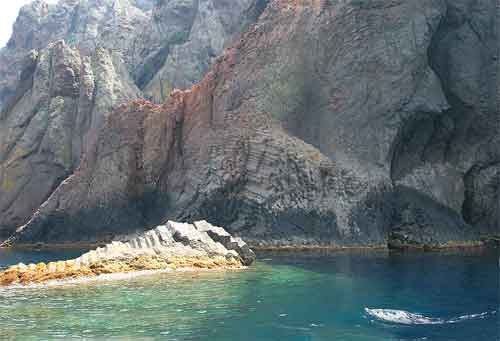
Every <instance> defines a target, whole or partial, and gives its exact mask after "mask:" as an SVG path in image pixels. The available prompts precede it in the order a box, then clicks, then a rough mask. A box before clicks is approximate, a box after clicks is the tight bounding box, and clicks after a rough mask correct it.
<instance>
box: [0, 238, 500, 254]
mask: <svg viewBox="0 0 500 341" xmlns="http://www.w3.org/2000/svg"><path fill="white" fill-rule="evenodd" d="M105 245H106V242H99V243H80V242H76V243H50V244H45V243H37V244H17V245H15V246H0V250H28V251H46V250H92V249H96V248H99V247H104V246H105ZM249 246H250V248H251V249H253V250H255V251H261V252H314V251H319V252H326V251H329V252H350V251H353V252H362V251H368V252H370V251H394V252H398V251H399V252H443V251H461V250H464V251H468V250H477V249H494V248H495V247H498V246H500V240H498V239H495V238H492V239H485V240H482V241H471V242H463V243H449V244H443V245H401V246H390V245H384V244H379V245H366V246H356V245H352V246H340V245H283V246H266V245H255V244H249Z"/></svg>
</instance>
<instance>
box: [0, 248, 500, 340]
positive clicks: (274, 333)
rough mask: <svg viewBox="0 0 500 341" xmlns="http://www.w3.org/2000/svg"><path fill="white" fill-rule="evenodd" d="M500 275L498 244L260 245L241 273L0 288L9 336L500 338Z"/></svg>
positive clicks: (63, 254) (39, 255)
mask: <svg viewBox="0 0 500 341" xmlns="http://www.w3.org/2000/svg"><path fill="white" fill-rule="evenodd" d="M78 253H79V252H76V254H78ZM74 256H75V253H74V252H70V251H59V252H58V251H53V252H50V253H47V252H13V251H9V252H6V251H0V266H6V265H9V264H12V263H16V262H19V261H23V262H25V263H29V262H36V261H40V260H53V259H64V258H72V257H74ZM499 280H500V279H499V268H498V253H496V252H474V253H468V254H463V253H462V254H453V253H448V254H445V253H414V254H398V253H388V252H366V253H354V252H349V253H345V252H344V253H342V252H340V253H339V252H337V253H323V254H319V253H295V254H284V253H279V254H273V253H260V254H259V261H258V262H257V264H256V265H255V266H252V267H251V268H250V269H249V270H246V271H241V272H211V273H180V274H179V273H178V274H161V275H160V274H159V275H154V276H149V277H137V278H133V279H128V280H125V281H114V282H109V281H108V282H89V283H83V284H82V283H80V284H67V285H64V286H51V287H37V288H16V289H13V288H9V289H0V331H1V335H0V338H5V339H9V338H10V339H22V340H29V339H58V338H59V339H67V338H71V337H83V338H87V339H106V338H117V339H124V338H128V339H137V338H141V339H145V340H155V339H161V340H467V341H468V340H499V339H500V334H499V333H500V331H499V328H500V327H499V324H500V319H499V318H500V317H499V314H498V313H495V311H498V309H499V300H500V298H499V295H500V292H499ZM365 308H373V309H391V310H397V311H396V313H395V315H391V314H390V312H391V311H390V310H383V311H382V313H381V314H379V315H376V314H375V315H370V314H367V313H366V311H365ZM405 312H407V313H405ZM409 313H413V314H417V315H408V314H409ZM405 314H406V315H405ZM479 314H480V315H479ZM386 317H389V319H387V318H386ZM460 317H462V318H460ZM405 323H406V324H405ZM419 323H423V324H419Z"/></svg>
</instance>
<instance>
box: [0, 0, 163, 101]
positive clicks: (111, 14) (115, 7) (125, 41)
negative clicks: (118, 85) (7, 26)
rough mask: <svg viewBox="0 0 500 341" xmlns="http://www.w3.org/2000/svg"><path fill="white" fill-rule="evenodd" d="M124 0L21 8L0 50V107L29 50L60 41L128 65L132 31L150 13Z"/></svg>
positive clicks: (66, 0)
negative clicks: (98, 51)
mask: <svg viewBox="0 0 500 341" xmlns="http://www.w3.org/2000/svg"><path fill="white" fill-rule="evenodd" d="M141 3H143V6H139V5H137V4H136V3H135V2H132V1H129V0H60V1H59V2H58V3H57V4H55V5H51V4H47V3H46V2H45V1H43V0H36V1H34V2H33V3H31V4H28V5H25V6H24V7H22V9H21V10H20V12H19V16H18V18H17V20H16V23H15V24H14V28H13V34H12V37H11V39H10V40H9V42H8V44H7V46H6V47H5V48H3V49H2V50H0V107H1V106H2V103H4V102H5V101H6V99H7V97H8V96H9V95H11V94H12V93H13V92H14V89H15V84H16V79H17V78H18V75H19V74H20V72H21V67H20V66H21V65H20V63H21V62H22V60H23V59H24V56H25V55H26V54H28V53H29V51H30V50H32V49H36V50H39V49H43V48H45V47H47V45H48V44H50V43H52V42H54V41H57V40H60V39H64V40H65V41H66V42H67V44H68V45H70V46H72V47H75V48H78V50H79V52H80V54H82V55H86V56H89V55H91V54H93V52H94V50H95V49H96V48H97V47H99V48H106V49H109V50H112V51H114V52H115V54H117V55H119V56H121V57H122V58H124V60H125V63H127V62H128V60H127V56H128V55H129V54H128V51H129V50H130V48H131V46H132V45H133V42H134V39H135V35H136V29H137V28H138V27H144V26H146V25H148V24H149V18H150V12H147V11H146V10H145V8H147V6H146V7H144V4H146V3H151V4H153V3H154V0H147V1H142V2H141Z"/></svg>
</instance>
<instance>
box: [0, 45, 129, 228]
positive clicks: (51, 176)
mask: <svg viewBox="0 0 500 341" xmlns="http://www.w3.org/2000/svg"><path fill="white" fill-rule="evenodd" d="M124 70H125V67H124V66H123V65H121V62H120V60H119V59H116V58H113V56H112V55H111V54H110V53H109V52H108V51H106V50H103V49H97V50H96V51H95V53H94V54H93V55H92V56H89V57H83V56H82V55H81V54H80V53H79V52H78V51H76V50H73V49H71V48H70V47H69V46H67V45H66V44H65V43H64V42H63V41H59V42H56V43H53V44H51V45H49V47H48V48H46V49H43V50H41V51H40V52H32V54H30V55H29V57H28V58H27V60H26V61H25V67H24V69H23V72H22V76H21V79H20V81H19V84H18V87H17V92H16V94H15V95H14V96H13V97H12V98H11V99H10V101H9V102H7V103H6V105H5V108H4V111H3V112H2V116H1V117H0V236H3V237H6V236H8V235H9V234H11V233H12V232H13V231H14V229H15V228H16V227H18V226H19V225H21V224H23V223H25V222H26V221H27V220H28V219H29V218H30V217H31V215H32V214H33V213H34V212H35V211H36V210H37V208H38V207H39V206H40V204H42V203H43V202H44V201H45V200H46V199H47V197H48V196H49V195H50V194H51V193H52V191H53V190H54V189H55V188H56V187H57V186H58V185H59V183H60V182H61V181H62V180H63V179H65V178H66V177H67V176H68V175H70V174H71V173H72V172H73V171H74V170H75V169H76V167H77V166H78V165H79V163H80V157H81V155H82V151H83V149H84V146H85V145H86V144H87V143H88V142H89V141H90V140H91V139H92V136H93V135H94V136H95V134H96V132H97V128H98V127H100V126H101V125H102V122H103V120H104V116H105V114H107V112H109V111H110V110H111V109H112V108H113V106H114V105H115V104H120V103H123V102H126V101H128V100H130V99H132V98H137V97H138V96H139V90H138V89H137V88H136V87H135V85H134V84H133V82H132V81H131V79H130V78H128V73H127V72H126V71H125V72H124Z"/></svg>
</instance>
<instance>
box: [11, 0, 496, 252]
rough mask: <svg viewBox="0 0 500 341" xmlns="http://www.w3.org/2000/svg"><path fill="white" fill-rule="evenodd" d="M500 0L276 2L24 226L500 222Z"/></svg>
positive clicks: (315, 235)
mask: <svg viewBox="0 0 500 341" xmlns="http://www.w3.org/2000/svg"><path fill="white" fill-rule="evenodd" d="M198 3H199V4H201V3H202V2H201V1H200V2H198ZM163 5H164V8H169V6H174V5H178V6H180V7H175V6H174V8H177V9H179V10H181V8H182V13H183V14H184V15H186V16H187V17H188V18H189V20H187V21H182V22H180V23H177V24H178V25H181V26H182V25H186V22H191V20H193V22H196V19H195V18H196V14H194V13H193V12H192V8H193V6H191V2H189V1H184V2H183V4H182V6H181V4H180V3H175V4H174V2H163ZM183 6H184V7H183ZM228 6H229V5H228V4H226V7H225V8H229V7H228ZM497 6H498V5H497V3H496V1H495V0H485V1H476V0H458V1H451V0H450V1H447V0H422V1H418V2H417V1H413V0H392V1H385V0H384V1H383V0H356V1H354V0H352V1H323V0H300V1H299V0H273V1H270V2H269V4H268V5H267V7H266V8H265V10H264V12H263V13H262V15H260V17H259V20H258V22H257V23H256V24H255V25H251V26H250V27H249V28H248V30H247V32H246V33H245V34H244V35H243V36H242V39H241V40H239V41H235V42H233V44H231V47H230V48H228V49H227V50H226V51H225V53H224V55H223V56H221V57H220V58H218V59H217V60H216V62H215V64H214V65H213V67H212V68H211V69H210V72H209V73H208V74H207V75H206V76H205V77H204V78H203V80H202V81H201V82H200V83H198V84H197V85H195V86H193V87H192V88H191V89H190V90H186V91H174V92H173V93H172V95H171V96H170V97H169V99H168V100H167V101H166V103H165V104H164V105H161V106H160V105H155V104H152V103H149V102H145V101H134V102H131V103H128V104H127V105H124V106H121V107H120V108H118V109H117V110H116V111H115V112H114V114H113V115H111V116H110V119H109V121H108V122H106V125H105V126H104V127H103V129H102V130H101V131H100V132H99V134H98V137H97V139H96V140H95V141H93V142H92V144H91V145H90V146H89V150H90V151H91V152H89V153H88V154H87V155H86V157H85V159H84V161H83V162H82V164H81V167H80V169H79V171H78V172H76V173H75V174H74V175H72V176H71V177H70V178H68V179H67V180H66V181H65V182H64V183H62V184H61V185H60V186H59V187H58V188H57V190H56V191H55V192H54V193H53V195H52V196H51V197H50V199H49V200H47V201H46V202H45V203H44V205H43V206H42V207H40V209H39V210H38V211H37V212H36V214H35V215H34V216H33V217H32V219H31V220H30V221H29V222H28V223H27V224H26V225H25V226H22V227H21V228H20V229H19V230H18V232H17V233H16V235H15V236H14V237H13V238H12V241H13V242H14V243H16V242H18V243H29V242H34V241H52V242H58V241H65V242H66V241H88V240H90V241H92V240H112V239H113V236H115V235H119V234H122V233H128V232H130V231H135V230H137V229H140V228H143V227H144V226H152V225H156V224H158V223H159V222H161V221H164V220H165V219H166V218H168V219H177V220H196V219H201V218H204V217H209V219H210V220H211V221H214V222H216V223H218V224H221V225H223V226H226V227H227V228H228V230H229V231H230V232H231V233H233V234H235V235H239V236H243V237H244V238H245V240H247V241H249V242H252V243H255V244H259V245H263V246H283V245H295V246H297V245H329V246H332V245H333V246H350V245H357V246H359V245H385V244H387V243H388V242H389V243H391V242H397V243H400V242H402V243H405V242H408V243H417V244H426V245H436V246H439V245H451V244H453V245H457V244H460V243H467V242H470V241H477V240H479V239H480V238H481V236H482V235H483V236H484V235H495V234H500V223H499V221H498V211H499V210H498V207H499V202H500V201H499V199H498V198H499V188H500V186H499V176H498V171H499V168H498V164H499V156H498V151H499V150H500V148H499V147H500V140H499V137H500V126H499V123H500V120H499V119H498V118H499V117H500V110H499V107H500V96H499V93H500V91H499V88H500V83H499V79H500V77H498V72H499V70H500V64H499V60H500V59H499V56H498V51H499V41H500V38H499V34H498V32H499V29H498V28H499V27H500V23H499V19H498V18H500V16H499V15H498V7H497ZM214 8H217V7H216V6H214ZM252 8H255V6H254V7H252ZM207 11H208V9H207ZM257 12H258V11H257ZM207 13H208V12H207ZM209 13H216V12H214V11H212V10H210V11H209ZM193 18H194V19H193ZM169 22H170V21H169ZM171 22H172V23H173V24H175V21H171ZM177 24H176V25H177ZM216 26H217V27H220V26H218V24H217V25H216ZM186 27H187V26H186ZM193 27H194V26H192V27H191V32H193V30H192V29H193ZM151 36H154V35H153V34H151ZM209 40H210V41H212V39H209ZM217 46H220V44H219V45H217ZM154 49H156V47H155V48H154ZM149 53H150V52H147V51H146V54H149ZM169 56H172V55H170V54H169ZM188 60H189V59H186V63H185V64H186V65H187V66H186V67H188V68H190V67H191V66H190V65H192V63H191V62H189V61H188ZM160 64H161V63H158V64H156V63H154V65H156V66H158V65H160ZM148 65H152V64H150V63H149V62H148ZM165 65H170V64H168V63H167V64H164V65H162V67H161V68H159V69H158V70H163V71H160V72H159V73H155V75H158V77H160V75H162V74H165V73H163V72H164V71H165V67H164V66H165ZM171 65H177V64H171ZM179 67H180V66H179ZM179 67H174V69H178V68H179ZM167 69H168V68H167ZM153 73H154V72H153ZM166 74H169V72H166ZM158 77H156V78H155V77H152V78H151V81H152V82H157V80H158ZM148 78H149V77H146V78H145V79H148ZM160 78H161V77H160ZM148 82H149V80H148ZM160 83H161V82H160ZM144 84H145V83H144ZM156 84H158V82H157V83H156ZM156 86H157V85H156ZM161 88H162V86H160V89H161ZM157 89H158V88H157ZM160 92H161V91H160ZM151 95H152V96H153V97H157V94H154V93H151ZM161 97H163V95H161V96H159V97H158V98H161ZM391 238H392V239H393V240H391Z"/></svg>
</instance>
